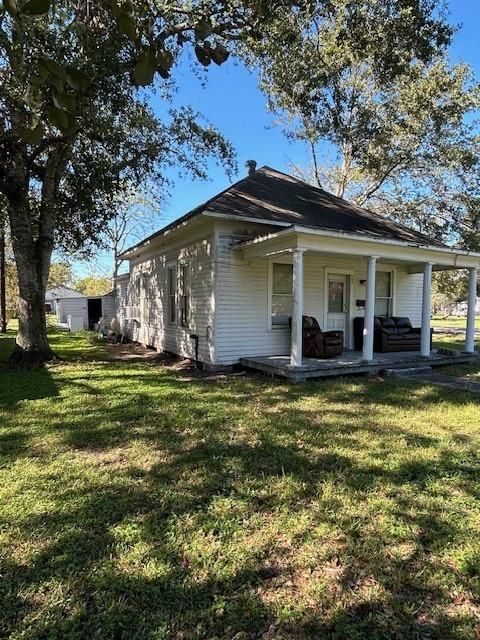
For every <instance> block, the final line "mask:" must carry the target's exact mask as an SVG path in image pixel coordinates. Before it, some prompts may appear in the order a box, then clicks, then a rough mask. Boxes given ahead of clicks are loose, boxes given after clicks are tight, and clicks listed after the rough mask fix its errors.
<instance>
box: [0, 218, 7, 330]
mask: <svg viewBox="0 0 480 640" xmlns="http://www.w3.org/2000/svg"><path fill="white" fill-rule="evenodd" d="M6 279H7V275H6V273H5V225H4V222H3V220H2V221H0V330H1V332H2V333H7V297H6V286H5V284H6Z"/></svg>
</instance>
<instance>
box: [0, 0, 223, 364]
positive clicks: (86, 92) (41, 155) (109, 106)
mask: <svg viewBox="0 0 480 640" xmlns="http://www.w3.org/2000/svg"><path fill="white" fill-rule="evenodd" d="M142 5H143V3H138V5H137V4H136V5H135V11H137V10H138V11H140V9H141V7H142ZM121 6H122V7H124V8H125V7H127V3H124V4H122V5H121ZM128 6H129V5H128ZM116 8H117V9H118V7H117V3H113V2H112V3H108V2H106V3H104V2H102V3H100V2H91V1H89V2H79V3H77V2H69V1H67V0H64V1H58V2H55V4H54V5H52V6H51V7H50V3H48V2H47V3H42V2H34V3H29V2H27V3H25V2H23V3H22V2H9V3H7V4H4V5H3V9H2V11H1V13H0V47H1V49H2V61H1V62H0V66H1V69H2V80H3V82H2V86H1V87H0V117H1V119H2V121H1V124H2V128H1V132H0V155H1V157H2V163H1V165H0V193H1V195H2V196H3V205H4V206H5V208H6V210H7V212H8V217H9V224H10V229H11V237H12V245H13V251H14V254H15V260H16V264H17V268H18V274H19V293H20V295H19V319H20V329H19V334H18V336H17V349H16V356H17V357H18V358H19V359H21V360H24V359H30V360H43V359H45V358H48V357H49V356H50V354H51V352H50V349H49V347H48V342H47V336H46V327H45V319H44V316H43V304H44V302H43V301H44V294H45V287H46V285H47V280H48V273H49V268H50V260H51V255H52V251H53V248H54V246H56V247H59V248H61V249H63V250H65V251H67V252H71V251H77V250H83V251H86V250H88V249H89V248H91V246H92V244H94V243H95V242H97V240H98V239H99V238H100V237H101V235H102V233H103V231H104V228H105V225H106V224H107V223H108V220H109V219H110V218H111V217H112V213H113V210H112V206H111V203H112V201H114V199H115V196H116V194H117V193H118V192H119V190H121V184H122V183H123V182H124V181H128V182H129V183H131V184H133V185H138V184H141V183H142V182H143V181H145V179H146V177H147V176H150V177H151V178H152V179H155V180H156V181H157V183H158V184H160V185H161V184H164V183H165V180H164V169H165V167H166V166H168V165H175V166H176V167H179V168H180V167H184V168H186V169H187V170H188V171H189V172H190V173H191V174H193V175H194V176H195V177H200V178H202V177H205V176H206V166H207V164H206V163H207V160H208V158H209V157H215V158H216V159H217V160H218V161H219V162H221V163H223V164H224V165H225V166H226V167H227V170H228V171H231V170H232V169H233V167H234V162H233V152H232V149H231V147H230V145H229V144H228V143H227V142H226V141H225V140H224V139H223V138H222V137H221V135H220V134H219V133H218V132H217V131H216V130H215V129H213V128H212V127H211V126H209V125H208V124H205V123H203V122H202V121H201V119H200V118H199V117H198V115H197V114H196V113H195V112H194V111H193V110H192V109H191V108H188V107H187V108H184V109H181V110H179V111H176V112H175V111H171V112H170V116H169V118H168V119H166V120H159V119H158V118H157V117H156V116H155V115H154V113H153V112H152V110H151V109H150V108H149V106H148V104H147V102H146V99H145V97H144V93H143V92H142V91H141V90H139V88H138V87H137V85H138V84H144V79H145V78H144V77H142V76H141V72H140V71H139V69H138V65H139V64H140V63H141V60H142V59H143V58H142V55H143V54H139V51H138V48H139V47H141V48H142V51H143V53H145V52H146V51H150V49H151V48H152V47H156V50H157V54H158V56H162V55H166V53H165V52H166V49H165V47H166V38H167V36H168V37H170V38H174V37H175V43H173V44H172V45H171V48H172V54H171V55H172V61H173V56H174V54H175V55H177V54H178V50H179V48H180V47H181V45H180V44H178V37H179V34H181V33H183V30H184V29H183V27H182V28H180V26H179V25H178V24H177V16H176V15H174V13H171V14H169V15H167V14H166V17H165V20H164V21H163V22H162V24H163V27H162V28H163V31H161V32H160V31H159V32H158V33H157V34H156V36H155V37H158V38H159V39H158V41H155V42H154V41H153V40H152V41H151V45H149V46H148V47H147V44H146V42H145V38H146V36H144V35H143V36H141V38H140V40H141V42H140V43H139V42H137V40H136V39H135V41H132V40H131V38H130V37H129V36H128V35H126V34H125V33H124V31H125V30H124V29H123V28H122V27H121V25H124V26H125V20H124V19H123V18H122V16H123V15H124V11H123V9H122V11H121V12H120V13H118V14H117V13H116V10H117V9H116ZM127 8H128V7H127ZM107 9H108V11H107ZM40 10H41V14H40V13H36V12H40ZM47 10H48V13H47V12H46V11H47ZM126 10H127V9H125V11H126ZM128 11H131V12H133V11H134V9H133V8H132V7H130V9H128ZM142 16H143V17H142ZM134 18H135V20H136V23H138V28H139V29H140V27H141V28H143V26H142V25H144V23H145V24H149V18H148V15H147V14H145V13H141V12H140V13H137V14H135V16H134V15H133V13H132V20H133V19H134ZM197 22H198V21H197V19H196V18H194V17H192V22H190V23H189V25H188V28H189V29H190V30H192V29H194V27H195V25H197ZM168 25H171V26H170V27H168ZM175 25H176V26H175ZM145 29H147V27H146V26H145ZM185 30H187V27H185ZM161 33H163V36H162V37H161V38H160V35H161ZM152 38H153V35H152ZM160 40H162V42H163V43H165V45H164V44H161V42H160ZM203 41H204V39H202V42H203ZM202 46H203V45H202ZM205 46H207V45H206V44H205ZM149 47H150V49H149ZM210 47H211V48H212V51H213V50H214V48H215V47H214V45H213V44H212V45H210ZM162 52H164V53H163V54H162ZM149 55H150V54H149ZM212 55H213V54H212ZM162 60H163V58H162ZM169 60H170V58H169ZM161 64H163V63H162V62H161V61H159V62H158V65H159V68H160V70H161ZM159 73H160V71H159ZM164 75H165V74H164ZM172 89H173V86H172V84H171V83H169V82H165V83H164V85H163V87H162V97H163V98H164V99H168V97H169V94H170V92H171V90H172Z"/></svg>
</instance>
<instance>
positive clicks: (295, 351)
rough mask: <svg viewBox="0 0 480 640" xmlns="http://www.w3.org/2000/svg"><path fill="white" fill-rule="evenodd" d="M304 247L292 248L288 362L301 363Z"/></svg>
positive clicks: (293, 364)
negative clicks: (290, 330) (290, 331)
mask: <svg viewBox="0 0 480 640" xmlns="http://www.w3.org/2000/svg"><path fill="white" fill-rule="evenodd" d="M304 251H305V249H293V251H292V255H293V288H292V340H291V343H290V364H291V365H292V367H300V366H301V365H302V347H303V345H302V315H303V252H304Z"/></svg>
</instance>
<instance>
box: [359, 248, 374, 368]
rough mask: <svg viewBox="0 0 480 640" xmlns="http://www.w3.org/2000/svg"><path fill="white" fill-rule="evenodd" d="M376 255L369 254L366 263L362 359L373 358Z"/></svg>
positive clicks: (369, 359) (368, 360) (368, 359)
mask: <svg viewBox="0 0 480 640" xmlns="http://www.w3.org/2000/svg"><path fill="white" fill-rule="evenodd" d="M377 257H378V256H370V257H369V258H368V263H367V287H366V291H365V318H364V323H363V354H362V355H363V360H365V362H370V361H371V360H373V329H374V319H375V275H376V271H375V268H376V263H377Z"/></svg>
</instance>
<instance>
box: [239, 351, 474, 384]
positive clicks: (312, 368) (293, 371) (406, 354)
mask: <svg viewBox="0 0 480 640" xmlns="http://www.w3.org/2000/svg"><path fill="white" fill-rule="evenodd" d="M477 357H479V355H478V354H469V353H463V352H462V351H456V350H453V349H443V350H440V351H438V350H436V349H433V350H432V353H431V355H430V357H429V358H423V357H422V356H421V355H420V352H419V351H402V352H393V353H375V354H374V360H373V361H372V362H368V363H365V362H363V361H362V353H361V352H360V351H345V352H344V353H343V354H342V355H341V356H336V357H334V358H329V359H327V360H320V359H317V358H303V363H302V366H301V367H292V366H291V365H290V356H256V357H251V358H241V360H240V364H241V365H242V366H244V367H248V368H249V369H256V370H257V371H262V372H263V373H267V374H270V375H275V376H280V377H282V378H288V379H289V380H291V381H293V382H302V381H304V380H307V379H309V378H327V377H334V376H349V375H353V374H362V373H363V374H374V375H376V374H380V373H382V372H383V371H385V370H387V369H407V368H408V369H418V370H419V371H420V370H422V369H424V368H425V367H437V366H441V365H449V364H461V363H464V362H471V361H472V360H473V359H475V358H477Z"/></svg>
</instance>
